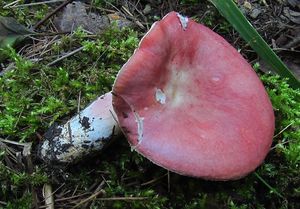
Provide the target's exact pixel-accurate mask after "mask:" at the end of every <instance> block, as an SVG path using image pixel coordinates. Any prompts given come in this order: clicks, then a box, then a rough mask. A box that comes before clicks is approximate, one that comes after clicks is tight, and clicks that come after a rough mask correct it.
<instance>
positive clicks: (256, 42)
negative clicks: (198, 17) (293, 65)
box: [209, 0, 300, 89]
mask: <svg viewBox="0 0 300 209" xmlns="http://www.w3.org/2000/svg"><path fill="white" fill-rule="evenodd" d="M209 1H210V2H211V3H212V4H213V5H214V6H215V7H216V8H217V9H218V10H219V12H220V13H221V14H222V15H223V16H224V17H225V18H226V19H227V21H228V22H229V23H230V24H231V25H232V26H233V27H234V28H235V29H236V30H237V31H238V32H239V34H240V35H241V37H242V38H243V39H245V40H246V41H247V42H248V44H249V45H250V46H251V47H252V48H253V49H254V50H255V51H256V53H257V54H258V55H259V56H260V57H261V58H262V59H264V60H265V62H266V63H268V64H269V65H270V66H271V68H272V69H273V70H274V71H275V72H276V73H278V74H279V75H280V76H282V77H284V78H288V79H289V80H288V82H289V84H290V86H291V87H293V88H295V89H296V88H300V82H299V80H298V79H297V78H296V77H295V75H294V74H293V73H292V72H291V71H290V70H289V69H288V68H287V66H286V65H285V64H284V63H283V62H282V61H281V59H280V58H279V57H278V56H277V55H276V54H275V53H274V51H273V50H272V49H271V48H270V47H269V45H268V44H267V43H266V42H265V41H264V39H263V38H262V37H261V36H260V35H259V33H258V32H257V31H256V30H255V29H254V27H253V26H252V25H251V23H250V22H249V21H248V20H247V19H246V17H245V16H244V15H243V14H242V12H241V11H240V10H239V8H238V7H237V6H236V4H235V3H234V2H233V1H232V0H209Z"/></svg>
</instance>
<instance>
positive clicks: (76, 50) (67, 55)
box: [47, 46, 84, 66]
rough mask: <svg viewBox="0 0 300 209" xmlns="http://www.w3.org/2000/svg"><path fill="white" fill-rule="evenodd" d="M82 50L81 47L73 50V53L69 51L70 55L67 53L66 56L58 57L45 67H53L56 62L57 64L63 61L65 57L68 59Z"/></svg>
mask: <svg viewBox="0 0 300 209" xmlns="http://www.w3.org/2000/svg"><path fill="white" fill-rule="evenodd" d="M83 48H84V47H83V46H82V47H79V48H78V49H75V50H74V51H71V52H70V53H68V54H66V55H64V56H61V57H59V58H58V59H56V60H54V61H53V62H50V63H49V64H48V65H47V66H51V65H54V64H56V63H57V62H59V61H61V60H63V59H65V58H67V57H70V56H72V55H74V54H76V53H77V52H80V51H81V50H83Z"/></svg>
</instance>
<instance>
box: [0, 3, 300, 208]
mask: <svg viewBox="0 0 300 209" xmlns="http://www.w3.org/2000/svg"><path fill="white" fill-rule="evenodd" d="M41 2H42V1H28V0H17V1H11V0H4V1H0V16H2V17H1V19H0V48H1V47H2V48H1V49H0V92H1V94H0V182H1V186H0V208H11V209H13V208H25V209H27V208H49V209H50V208H149V209H159V208H161V209H164V208H168V209H169V208H170V209H172V208H173V209H175V208H180V209H181V208H184V209H193V208H195V209H196V208H218V209H219V208H232V209H237V208H240V209H246V208H274V209H275V208H276V209H278V208H294V209H297V208H300V175H299V173H300V91H299V90H293V89H291V88H290V87H289V86H288V85H287V83H286V81H285V80H284V79H282V78H279V77H278V76H274V75H272V74H270V73H268V72H269V71H271V69H270V68H269V67H268V66H267V65H266V64H265V63H264V62H263V60H260V59H259V57H258V56H257V54H256V53H255V52H254V51H253V50H252V49H251V48H250V46H249V45H248V44H247V43H246V42H245V41H244V40H243V39H242V38H241V37H240V36H239V34H238V33H237V32H236V31H235V30H234V29H233V28H232V26H231V25H230V24H229V23H228V22H227V21H226V20H225V19H224V18H223V17H222V16H221V15H220V14H219V13H218V11H217V10H216V9H215V8H214V6H213V5H212V4H211V3H210V2H209V1H204V0H203V1H201V2H200V3H199V2H198V1H195V0H175V1H152V0H141V1H140V0H134V1H126V0H120V1H118V0H115V1H114V0H108V1H100V0H92V1H90V0H86V1H76V2H75V1H71V0H69V1H63V0H56V1H45V2H43V4H40V3H41ZM64 2H68V4H66V5H64V6H63V7H61V9H57V8H59V7H60V5H61V4H62V3H64ZM236 2H237V4H238V5H239V8H240V9H241V10H242V12H243V13H244V14H245V15H246V17H247V18H248V20H249V21H250V22H251V23H252V24H253V26H254V27H255V28H256V29H257V31H258V32H259V33H260V34H261V36H262V37H263V38H264V39H265V40H266V42H267V43H268V44H269V45H270V46H271V48H272V49H273V50H274V51H275V52H276V54H277V55H279V57H280V58H281V59H282V60H283V61H284V62H285V63H286V65H287V66H288V67H289V68H290V69H291V70H292V71H293V72H294V73H295V75H296V76H297V77H298V78H299V79H300V59H299V57H300V2H299V1H298V0H276V1H273V0H259V1H258V0H248V1H245V0H238V1H236ZM170 11H177V12H179V13H181V14H183V15H186V16H189V17H191V18H193V19H194V20H195V21H197V22H199V23H202V24H204V25H206V26H207V27H209V28H211V29H212V30H214V31H215V32H217V33H218V34H220V35H221V36H223V37H224V38H225V39H226V40H227V41H228V42H229V43H231V44H232V45H233V46H234V47H235V48H236V49H237V50H239V52H240V53H241V54H242V55H243V56H244V57H245V58H246V59H247V60H248V61H249V63H250V64H251V65H252V66H254V68H255V69H256V71H257V73H258V75H259V76H260V78H261V80H262V82H263V83H264V85H265V87H266V89H267V91H268V93H269V96H270V98H271V101H272V104H273V107H274V111H275V115H276V131H275V136H274V142H273V144H272V148H271V150H270V152H269V154H268V156H267V158H266V160H265V162H264V163H263V164H262V165H261V166H260V167H259V168H258V169H257V170H256V171H255V172H253V173H251V174H249V175H248V176H247V177H245V178H242V179H240V180H235V181H227V182H214V181H206V180H202V179H196V178H190V177H185V176H181V175H178V174H176V173H172V172H169V171H167V170H165V169H163V168H161V167H158V166H156V165H154V164H153V163H151V162H150V161H148V160H147V159H145V158H143V157H142V156H140V155H139V154H137V153H136V152H132V151H131V149H130V146H129V144H128V143H127V141H126V139H125V138H124V137H121V138H120V139H118V140H116V141H114V142H113V143H112V144H111V145H109V146H108V147H107V148H106V149H105V150H103V151H102V152H101V153H98V154H96V155H93V156H91V157H89V158H88V159H83V160H82V161H80V162H78V163H75V164H69V165H53V164H52V165H48V164H46V163H44V162H42V161H41V160H40V159H38V157H37V153H36V151H37V147H38V144H39V143H40V142H41V141H42V140H43V135H44V134H45V132H46V131H47V129H49V128H50V127H51V126H52V125H53V124H63V123H64V122H65V121H67V120H68V119H69V118H70V117H72V116H73V115H74V114H76V113H77V111H78V110H79V109H80V110H81V109H84V107H86V105H87V104H89V103H90V102H91V101H93V100H94V99H96V98H97V97H98V96H99V95H102V94H103V93H105V92H108V91H109V90H110V89H111V87H112V84H113V81H114V79H115V76H116V74H117V72H118V71H119V69H120V68H121V66H122V65H123V64H124V63H125V62H126V61H127V60H128V58H129V57H130V56H131V55H132V53H133V51H134V49H135V48H136V47H137V46H138V42H139V40H140V39H141V38H142V37H143V35H144V34H145V33H146V32H147V31H148V30H149V29H150V27H151V25H152V24H153V23H154V22H155V21H157V20H160V19H161V18H162V17H163V16H164V15H165V14H167V13H168V12H170ZM51 13H52V14H53V15H51V16H48V14H51ZM3 17H13V18H14V19H9V18H3ZM115 21H117V23H115ZM17 22H18V23H19V24H18V23H17ZM113 22H114V23H113ZM28 30H29V31H30V33H32V32H33V31H34V32H35V33H36V34H33V35H30V36H29V37H26V38H23V37H24V36H23V35H24V34H26V33H28ZM16 37H18V38H19V39H18V40H17V41H16V42H15V39H16ZM4 42H15V43H14V44H13V47H3V43H4ZM45 197H50V198H45Z"/></svg>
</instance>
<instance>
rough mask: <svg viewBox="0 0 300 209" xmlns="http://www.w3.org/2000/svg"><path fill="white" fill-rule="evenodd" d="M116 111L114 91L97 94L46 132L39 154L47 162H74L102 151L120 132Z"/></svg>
mask: <svg viewBox="0 0 300 209" xmlns="http://www.w3.org/2000/svg"><path fill="white" fill-rule="evenodd" d="M114 114H115V113H114V111H113V108H112V94H111V92H109V93H106V94H104V95H102V96H100V97H98V99H97V100H95V101H94V102H92V103H91V104H90V105H89V106H88V107H86V108H85V109H84V110H82V111H81V112H80V113H79V114H77V115H76V116H74V117H73V118H71V119H70V120H69V121H67V122H66V123H65V124H63V125H59V126H55V127H51V128H50V129H49V130H48V131H47V132H46V134H45V135H44V141H43V142H42V143H41V144H40V146H39V151H38V155H39V157H40V158H41V159H43V160H44V161H46V162H60V163H72V162H76V161H78V160H80V159H82V158H83V157H85V156H87V155H90V154H91V153H94V152H97V151H100V150H101V149H103V147H104V146H105V145H106V144H107V143H109V142H110V141H111V140H112V138H114V137H115V136H117V135H119V134H120V133H121V131H120V128H119V126H118V124H117V121H116V117H114Z"/></svg>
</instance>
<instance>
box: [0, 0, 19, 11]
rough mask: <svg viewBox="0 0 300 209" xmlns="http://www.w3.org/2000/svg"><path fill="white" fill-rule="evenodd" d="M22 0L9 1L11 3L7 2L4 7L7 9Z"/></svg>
mask: <svg viewBox="0 0 300 209" xmlns="http://www.w3.org/2000/svg"><path fill="white" fill-rule="evenodd" d="M20 1H21V0H16V1H13V2H11V3H9V4H6V5H5V6H4V7H3V9H6V8H8V7H10V6H11V5H15V4H17V3H19V2H20Z"/></svg>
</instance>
